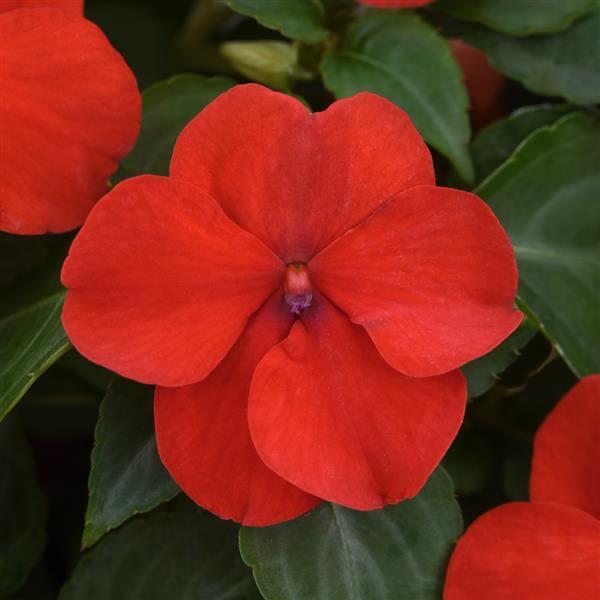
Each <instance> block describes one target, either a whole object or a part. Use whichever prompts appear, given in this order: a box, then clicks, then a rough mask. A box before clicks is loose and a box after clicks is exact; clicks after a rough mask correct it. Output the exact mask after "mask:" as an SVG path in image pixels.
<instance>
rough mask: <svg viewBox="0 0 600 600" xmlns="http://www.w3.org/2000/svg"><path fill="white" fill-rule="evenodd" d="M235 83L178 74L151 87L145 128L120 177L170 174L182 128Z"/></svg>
mask: <svg viewBox="0 0 600 600" xmlns="http://www.w3.org/2000/svg"><path fill="white" fill-rule="evenodd" d="M234 84H235V82H234V81H233V80H232V79H228V78H226V77H204V76H202V75H177V76H175V77H173V78H171V79H168V80H166V81H161V82H159V83H157V84H155V85H153V86H151V87H149V88H148V89H147V90H146V91H145V92H144V94H143V95H142V100H143V116H142V130H141V132H140V137H139V138H138V141H137V144H136V145H135V148H134V149H133V151H132V152H131V154H130V155H129V156H127V158H125V160H123V162H122V163H121V168H120V170H119V174H118V176H117V177H116V179H117V180H121V179H125V178H127V177H133V176H134V175H141V174H143V173H152V174H154V175H168V174H169V162H170V160H171V154H172V152H173V147H174V146H175V141H176V140H177V137H178V136H179V134H180V133H181V130H182V129H183V128H184V127H185V126H186V125H187V124H188V123H189V122H190V121H191V120H192V119H193V118H194V117H195V116H196V115H197V114H198V113H199V112H200V111H201V110H202V109H203V108H204V107H205V106H206V105H207V104H209V103H210V102H212V101H213V100H214V99H215V98H216V97H217V96H219V95H220V94H222V93H223V92H225V91H227V90H228V89H229V88H230V87H231V86H232V85H234Z"/></svg>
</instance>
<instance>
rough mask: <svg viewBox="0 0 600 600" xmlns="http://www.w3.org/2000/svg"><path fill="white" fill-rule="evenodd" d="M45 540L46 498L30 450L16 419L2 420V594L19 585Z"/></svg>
mask: <svg viewBox="0 0 600 600" xmlns="http://www.w3.org/2000/svg"><path fill="white" fill-rule="evenodd" d="M45 543H46V501H45V498H44V495H43V494H42V491H41V490H40V488H39V487H38V484H37V480H36V474H35V465H34V463H33V458H32V456H31V450H30V448H29V445H28V444H27V442H26V440H25V439H24V438H23V437H22V436H21V434H20V432H19V431H18V430H17V429H16V428H14V427H13V423H11V422H10V421H5V422H3V423H1V424H0V596H2V597H4V594H8V593H10V592H13V591H14V590H16V589H18V588H19V587H20V586H21V585H22V584H23V583H24V582H25V580H26V579H27V575H28V574H29V571H30V570H31V569H32V567H33V566H34V565H35V564H36V563H37V561H38V559H39V557H40V555H41V553H42V550H43V549H44V544H45Z"/></svg>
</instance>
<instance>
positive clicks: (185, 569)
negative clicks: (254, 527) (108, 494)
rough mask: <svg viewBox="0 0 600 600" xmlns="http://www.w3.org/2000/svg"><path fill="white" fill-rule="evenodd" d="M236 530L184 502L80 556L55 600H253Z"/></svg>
mask: <svg viewBox="0 0 600 600" xmlns="http://www.w3.org/2000/svg"><path fill="white" fill-rule="evenodd" d="M236 533H237V527H235V526H234V525H233V524H232V523H229V522H226V521H221V520H220V519H218V518H216V517H213V516H212V515H210V514H208V513H206V512H204V511H201V510H200V509H197V508H196V507H191V506H189V505H188V504H187V502H186V505H185V506H184V507H179V508H178V509H177V510H176V511H175V512H168V513H167V512H163V511H159V512H156V513H153V514H151V515H149V516H146V517H141V518H138V519H136V520H134V521H131V522H130V523H127V525H125V526H124V527H122V528H121V529H119V530H118V531H115V532H113V533H111V534H109V535H107V536H106V537H105V538H104V539H103V540H102V541H101V542H100V543H99V544H98V545H97V546H95V547H94V548H93V549H92V550H90V551H89V553H88V554H86V555H84V556H83V558H82V559H81V560H80V562H79V563H78V565H77V566H76V567H75V571H74V572H73V574H72V576H71V579H70V580H69V581H68V582H67V584H66V585H65V586H64V587H63V589H62V591H61V593H60V596H59V600H121V599H126V600H167V599H170V598H173V599H174V600H221V599H222V600H254V599H258V598H259V597H260V596H259V595H258V592H257V591H256V587H255V586H254V583H253V581H252V576H251V574H250V571H249V570H248V569H246V567H244V565H243V563H242V561H241V560H240V558H239V554H238V548H237V543H236Z"/></svg>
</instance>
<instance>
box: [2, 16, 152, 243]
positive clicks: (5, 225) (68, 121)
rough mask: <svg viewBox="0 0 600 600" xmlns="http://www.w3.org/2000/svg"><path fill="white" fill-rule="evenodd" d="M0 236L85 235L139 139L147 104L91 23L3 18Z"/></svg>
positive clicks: (66, 18)
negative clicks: (78, 229)
mask: <svg viewBox="0 0 600 600" xmlns="http://www.w3.org/2000/svg"><path fill="white" fill-rule="evenodd" d="M0 55H1V56H2V60H0V89H2V93H1V94H0V123H1V124H2V126H1V127H2V134H1V135H2V143H0V163H1V164H2V170H1V172H0V230H3V231H8V232H10V233H19V234H38V233H46V232H48V231H50V232H61V231H67V230H70V229H74V228H76V227H79V226H80V225H81V224H82V223H83V221H84V219H85V217H86V216H87V214H88V213H89V211H90V209H91V208H92V206H93V205H94V203H95V202H96V201H97V200H98V198H100V197H101V196H102V195H103V194H104V193H105V192H106V190H107V188H108V186H107V181H108V178H109V177H110V176H111V175H112V174H113V173H114V171H115V170H116V168H117V165H118V162H119V160H120V159H121V158H122V157H123V156H124V155H125V154H127V153H128V152H129V150H130V149H131V147H132V145H133V143H134V141H135V138H136V137H137V134H138V131H139V122H140V113H141V98H140V94H139V91H138V89H137V84H136V81H135V78H134V76H133V74H132V73H131V71H130V70H129V68H128V67H127V65H126V64H125V62H124V60H123V59H122V58H121V56H120V55H119V54H118V53H117V52H116V51H115V50H114V49H113V48H112V47H111V45H110V44H109V42H108V40H107V39H106V37H105V36H104V34H103V33H102V32H101V31H100V29H98V28H97V27H96V26H95V25H94V24H93V23H91V22H89V21H86V20H85V19H83V18H81V17H78V16H74V15H71V14H68V13H67V12H65V11H62V10H51V9H37V10H15V11H10V12H6V13H4V14H1V15H0Z"/></svg>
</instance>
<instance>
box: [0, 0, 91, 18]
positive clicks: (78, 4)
mask: <svg viewBox="0 0 600 600" xmlns="http://www.w3.org/2000/svg"><path fill="white" fill-rule="evenodd" d="M83 2H84V0H0V13H3V12H7V11H9V10H15V9H17V8H59V9H60V10H63V11H68V12H70V13H75V14H77V15H81V14H83Z"/></svg>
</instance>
